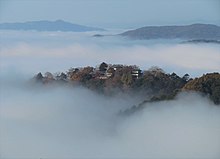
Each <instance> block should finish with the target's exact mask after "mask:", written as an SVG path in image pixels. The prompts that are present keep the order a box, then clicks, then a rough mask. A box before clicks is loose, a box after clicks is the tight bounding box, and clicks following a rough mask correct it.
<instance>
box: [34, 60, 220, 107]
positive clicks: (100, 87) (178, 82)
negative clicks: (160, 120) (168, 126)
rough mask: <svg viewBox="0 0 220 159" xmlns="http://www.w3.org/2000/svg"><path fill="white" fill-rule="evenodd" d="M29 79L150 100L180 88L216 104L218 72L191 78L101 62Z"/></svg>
mask: <svg viewBox="0 0 220 159" xmlns="http://www.w3.org/2000/svg"><path fill="white" fill-rule="evenodd" d="M33 81H35V82H38V83H42V84H69V85H71V86H83V87H86V88H88V89H90V90H93V91H95V92H98V93H102V94H105V95H115V94H117V93H118V92H121V93H128V94H135V95H140V96H142V97H148V99H150V101H158V100H169V99H173V98H174V97H175V96H176V94H177V93H179V92H181V91H197V92H201V93H203V94H205V95H208V96H209V97H210V99H211V100H212V101H213V102H214V103H215V104H217V105H218V104H220V74H219V73H210V74H207V75H204V76H202V77H200V78H195V79H191V78H190V77H189V75H188V74H185V75H184V76H183V77H180V76H178V75H177V74H175V73H171V74H169V73H165V72H164V71H163V70H162V69H161V68H158V67H152V68H150V69H148V70H141V69H140V68H139V67H138V66H135V65H134V66H133V65H132V66H127V65H126V66H125V65H119V64H117V65H112V64H106V63H104V62H103V63H101V64H100V65H99V66H98V67H96V68H94V67H90V66H87V67H83V68H71V69H69V70H68V71H67V72H66V73H56V74H52V73H50V72H46V73H45V74H44V75H43V74H42V73H38V74H37V75H36V76H35V77H34V78H33Z"/></svg>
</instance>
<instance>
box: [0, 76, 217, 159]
mask: <svg viewBox="0 0 220 159" xmlns="http://www.w3.org/2000/svg"><path fill="white" fill-rule="evenodd" d="M1 84H3V85H2V86H3V87H2V89H1V95H0V97H1V107H0V109H1V111H0V118H1V119H0V134H1V135H0V139H1V142H0V154H1V158H171V159H176V158H209V159H211V158H216V159H217V158H219V156H220V152H219V149H220V124H219V123H220V116H219V114H220V107H217V106H215V105H214V104H213V103H212V102H211V101H209V100H208V98H206V97H202V96H200V95H198V94H194V93H190V94H180V95H179V96H178V97H177V98H176V99H175V100H173V101H163V102H156V103H152V104H148V105H146V107H145V109H143V110H142V111H140V112H136V113H134V114H132V115H130V116H119V115H118V112H119V111H120V110H125V109H126V108H129V107H131V106H132V105H133V104H137V103H138V102H139V101H138V98H131V97H129V96H115V97H105V96H102V95H98V94H96V93H94V92H92V91H89V90H87V89H85V88H81V87H74V88H72V87H68V88H65V87H60V86H56V87H55V86H54V87H50V86H45V87H39V86H30V85H27V84H25V83H24V82H22V80H21V82H20V83H18V84H17V85H16V84H12V83H10V82H9V83H8V84H6V83H4V82H3V81H1Z"/></svg>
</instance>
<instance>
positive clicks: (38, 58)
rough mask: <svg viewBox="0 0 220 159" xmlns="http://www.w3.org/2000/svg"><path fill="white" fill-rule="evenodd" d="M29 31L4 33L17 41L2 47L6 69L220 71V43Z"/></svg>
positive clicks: (193, 72)
mask: <svg viewBox="0 0 220 159" xmlns="http://www.w3.org/2000/svg"><path fill="white" fill-rule="evenodd" d="M26 34H27V35H26V36H24V39H19V40H14V39H13V38H12V37H11V39H10V38H8V39H7V38H6V37H4V36H6V35H4V36H3V37H4V38H5V39H6V41H7V40H8V41H10V40H11V41H13V43H12V45H8V43H6V45H4V46H3V47H1V50H0V57H1V68H2V69H4V68H8V67H10V68H12V67H14V68H20V69H26V71H27V70H28V69H29V70H28V71H31V70H30V67H29V66H31V67H32V68H31V69H32V70H34V71H35V72H36V71H60V70H63V71H65V70H67V69H69V68H70V67H77V66H85V65H91V66H95V65H97V64H99V63H101V62H102V61H106V62H108V63H121V64H137V65H139V66H141V68H142V69H147V68H149V67H151V66H160V67H162V68H164V69H165V70H166V71H168V72H172V71H174V72H177V73H179V74H184V73H189V74H191V75H192V76H198V75H201V74H203V73H206V72H214V71H218V72H219V71H220V63H219V60H220V47H219V46H218V45H206V44H203V45H198V44H197V45H193V44H191V45H190V44H177V43H175V44H172V43H171V44H169V43H167V42H166V43H165V44H164V43H163V42H162V41H159V43H158V41H144V42H140V41H129V40H127V39H120V38H116V37H104V38H101V39H96V38H92V37H90V35H87V34H86V35H85V34H83V35H82V37H81V36H80V35H79V34H70V35H68V34H67V33H54V34H52V33H41V34H40V35H36V34H34V33H29V34H28V33H26ZM32 34H33V35H32ZM11 36H12V35H11ZM16 36H19V34H18V35H16ZM9 37H10V36H9ZM4 38H3V39H4ZM34 38H35V40H33V39H34ZM41 39H42V40H41ZM62 39H63V41H62ZM2 41H4V40H2Z"/></svg>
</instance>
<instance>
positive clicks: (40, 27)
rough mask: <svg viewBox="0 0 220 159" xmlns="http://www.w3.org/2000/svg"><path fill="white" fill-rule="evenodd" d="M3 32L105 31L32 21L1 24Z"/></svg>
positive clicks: (64, 22)
mask: <svg viewBox="0 0 220 159" xmlns="http://www.w3.org/2000/svg"><path fill="white" fill-rule="evenodd" d="M0 29H2V30H24V31H27V30H36V31H72V32H86V31H104V29H101V28H95V27H88V26H83V25H79V24H73V23H70V22H66V21H63V20H56V21H47V20H42V21H30V22H23V23H1V24H0Z"/></svg>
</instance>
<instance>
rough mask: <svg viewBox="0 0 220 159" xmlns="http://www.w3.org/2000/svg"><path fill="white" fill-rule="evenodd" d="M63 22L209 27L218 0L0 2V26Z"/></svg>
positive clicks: (217, 14)
mask: <svg viewBox="0 0 220 159" xmlns="http://www.w3.org/2000/svg"><path fill="white" fill-rule="evenodd" d="M57 19H62V20H66V21H70V22H72V23H77V24H82V25H89V26H96V27H103V28H125V29H126V28H136V27H141V26H147V25H175V24H176V25H183V24H192V23H211V24H217V25H220V1H219V0H0V22H1V23H2V22H24V21H34V20H57Z"/></svg>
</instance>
